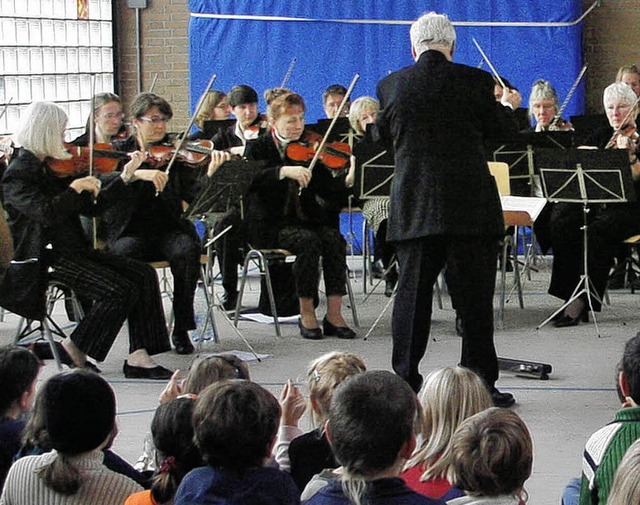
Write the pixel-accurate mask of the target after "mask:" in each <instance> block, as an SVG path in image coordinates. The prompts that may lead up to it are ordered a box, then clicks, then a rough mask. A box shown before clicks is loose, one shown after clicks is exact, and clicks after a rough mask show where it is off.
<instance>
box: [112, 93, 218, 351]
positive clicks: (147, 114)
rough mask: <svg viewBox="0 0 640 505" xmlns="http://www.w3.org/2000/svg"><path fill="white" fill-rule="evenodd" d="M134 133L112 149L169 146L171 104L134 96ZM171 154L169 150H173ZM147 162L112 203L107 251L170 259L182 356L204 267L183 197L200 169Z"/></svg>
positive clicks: (196, 185)
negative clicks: (142, 176) (123, 196)
mask: <svg viewBox="0 0 640 505" xmlns="http://www.w3.org/2000/svg"><path fill="white" fill-rule="evenodd" d="M130 116H131V125H132V127H133V135H132V136H131V137H130V138H129V139H127V140H125V141H120V142H115V143H114V147H115V148H116V149H117V150H119V151H124V152H132V151H137V150H140V151H143V152H150V151H152V149H153V147H154V146H158V145H164V144H169V145H171V142H170V140H171V139H170V136H169V135H168V134H167V123H168V121H169V120H170V119H171V117H172V116H173V111H172V109H171V105H170V104H169V103H168V102H167V101H166V100H164V99H163V98H161V97H159V96H157V95H155V94H153V93H142V94H140V95H138V96H137V97H136V99H135V100H134V102H133V103H132V105H131V110H130ZM170 153H171V151H170ZM220 162H221V159H220V158H219V157H218V156H216V155H213V156H211V162H210V163H209V165H208V167H207V171H206V175H208V176H210V175H212V174H213V172H214V171H215V170H216V168H217V166H218V165H219V164H220ZM157 163H159V164H158V166H157V167H154V166H153V165H154V163H153V162H150V161H147V162H145V163H143V165H142V166H141V167H140V169H139V170H138V171H137V172H136V175H135V177H137V174H138V172H140V170H143V174H146V175H147V177H146V179H147V180H134V181H133V182H132V183H131V185H130V186H131V190H132V191H131V195H130V197H129V198H127V199H123V200H122V201H120V202H118V203H117V204H116V205H114V206H113V207H111V208H110V209H109V210H108V211H107V212H106V213H105V215H104V217H103V222H102V224H103V232H104V238H105V240H106V244H107V249H108V251H110V252H112V253H114V254H117V255H120V256H126V257H129V258H135V259H138V260H142V261H147V262H149V261H158V260H166V261H168V262H169V265H170V267H171V273H172V275H173V311H174V316H175V323H174V328H173V334H172V337H171V339H172V342H173V345H174V346H175V348H176V352H177V353H178V354H190V353H192V352H193V344H192V343H191V339H190V336H189V331H190V330H193V329H195V328H196V322H195V316H194V309H193V300H194V293H195V289H196V285H197V282H198V277H199V269H200V250H201V245H200V239H199V237H198V234H197V233H196V231H195V228H194V226H193V224H192V223H191V222H190V221H188V220H186V219H183V218H182V217H181V215H182V211H183V207H182V205H183V201H186V202H190V201H191V200H193V198H195V196H196V195H197V193H198V191H199V190H200V189H201V187H202V184H203V181H202V177H199V172H200V171H199V169H198V168H197V167H191V166H189V165H187V164H186V163H183V162H175V163H174V164H173V166H172V167H171V169H170V173H168V174H167V173H166V172H165V170H166V169H167V166H168V161H167V160H165V161H164V162H163V161H159V162H157Z"/></svg>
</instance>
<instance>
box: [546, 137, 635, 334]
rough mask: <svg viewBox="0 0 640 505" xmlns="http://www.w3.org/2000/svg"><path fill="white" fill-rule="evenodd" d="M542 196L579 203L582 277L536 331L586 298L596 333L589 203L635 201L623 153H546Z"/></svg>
mask: <svg viewBox="0 0 640 505" xmlns="http://www.w3.org/2000/svg"><path fill="white" fill-rule="evenodd" d="M537 166H538V167H539V170H540V175H541V178H542V184H543V190H544V194H545V197H546V198H547V200H548V201H550V202H553V203H555V202H564V203H580V204H582V223H583V224H582V240H583V242H582V271H583V273H582V275H581V276H580V281H579V282H578V284H577V285H576V287H575V289H574V290H573V293H572V295H571V297H570V298H569V299H568V300H567V301H566V302H565V303H564V304H563V305H562V306H561V307H560V308H559V309H558V310H556V311H555V312H554V313H553V314H551V315H550V316H549V317H548V318H547V319H545V320H544V321H543V322H542V323H541V324H540V325H539V326H538V327H537V328H536V329H540V328H542V327H543V326H544V325H546V324H547V323H548V322H549V321H551V320H553V319H554V318H555V317H556V316H557V315H558V314H560V313H561V312H562V311H564V309H565V308H566V307H567V306H568V305H569V304H571V303H572V302H573V301H574V300H576V299H578V298H580V297H581V296H582V295H586V297H587V302H588V306H589V311H590V312H591V316H592V318H593V323H594V325H595V329H596V333H597V335H598V337H600V330H599V328H598V322H597V320H596V316H595V312H594V310H593V300H594V299H595V300H597V301H598V302H600V303H602V300H601V299H600V297H599V296H598V294H597V293H596V292H595V287H594V286H593V282H592V281H591V279H590V277H589V260H588V258H589V251H588V240H589V235H588V233H589V232H588V230H589V223H588V214H589V204H604V203H606V204H614V203H625V202H628V201H629V200H635V193H634V190H633V180H632V178H631V170H630V169H629V159H628V154H627V152H626V151H625V150H620V149H611V150H586V149H575V150H569V151H565V152H558V151H546V152H539V153H538V155H537Z"/></svg>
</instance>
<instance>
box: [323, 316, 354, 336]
mask: <svg viewBox="0 0 640 505" xmlns="http://www.w3.org/2000/svg"><path fill="white" fill-rule="evenodd" d="M322 329H323V330H324V334H325V336H327V337H338V338H345V339H352V338H356V332H355V331H353V330H352V329H351V328H349V327H348V326H335V325H333V324H331V323H330V322H329V320H328V319H327V316H324V319H323V320H322Z"/></svg>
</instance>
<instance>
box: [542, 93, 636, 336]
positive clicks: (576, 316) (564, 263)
mask: <svg viewBox="0 0 640 505" xmlns="http://www.w3.org/2000/svg"><path fill="white" fill-rule="evenodd" d="M603 101H604V108H605V112H606V114H607V119H608V120H609V124H610V127H605V128H602V129H599V130H597V131H596V132H594V133H593V135H591V137H590V138H589V139H587V141H586V144H587V145H588V146H593V147H596V148H599V149H603V148H610V147H613V148H614V149H624V150H626V151H627V152H628V155H629V169H630V170H631V174H632V177H633V180H634V186H635V189H636V193H638V191H640V182H639V180H640V163H638V146H639V144H638V142H637V134H636V133H635V129H636V124H635V118H636V116H637V112H638V107H637V102H636V95H635V93H634V92H633V90H632V89H631V88H630V87H629V86H627V85H626V84H624V83H614V84H611V85H609V86H608V87H607V88H606V89H605V90H604V100H603ZM614 133H615V135H614ZM638 194H640V193H638ZM587 217H588V225H589V236H588V240H589V242H588V246H587V250H588V270H589V277H590V280H591V282H592V283H593V287H594V288H595V291H596V294H597V295H598V296H599V298H600V300H602V297H603V296H604V291H605V288H606V286H607V278H608V275H609V270H610V269H611V267H612V266H613V258H614V256H615V253H616V251H617V248H618V246H619V244H620V243H621V242H622V241H623V240H625V239H627V238H629V237H631V236H632V235H636V234H638V233H640V202H638V201H634V202H626V203H616V204H615V205H608V206H605V205H591V206H590V208H589V214H588V216H587ZM582 225H583V210H582V205H579V204H574V203H558V204H556V205H555V206H554V209H553V213H552V215H551V237H552V242H553V270H552V274H551V284H550V285H549V294H551V295H553V296H556V297H558V298H560V299H562V300H565V301H567V300H569V299H570V298H571V296H572V294H573V290H574V288H575V286H576V285H577V284H578V282H579V280H580V275H581V274H582V273H583V272H582V254H583V252H582V247H583V244H582V243H583V236H582V234H583V232H582ZM591 299H592V302H593V310H595V311H599V310H600V301H599V300H598V299H596V298H595V297H591ZM588 311H589V306H588V303H587V299H586V297H584V296H583V297H580V298H577V299H576V300H574V301H573V302H571V304H570V305H569V306H567V307H566V309H565V310H564V313H562V314H561V315H560V317H559V318H558V319H556V320H555V321H554V325H555V326H556V327H559V328H560V327H564V326H575V325H577V324H579V323H580V321H587V320H588Z"/></svg>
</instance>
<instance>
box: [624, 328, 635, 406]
mask: <svg viewBox="0 0 640 505" xmlns="http://www.w3.org/2000/svg"><path fill="white" fill-rule="evenodd" d="M619 385H620V391H621V393H622V396H623V397H624V399H625V402H627V403H628V404H629V405H640V333H638V335H636V336H635V337H633V338H631V339H629V340H628V341H627V343H626V344H625V346H624V352H623V354H622V371H621V373H620V374H619Z"/></svg>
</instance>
